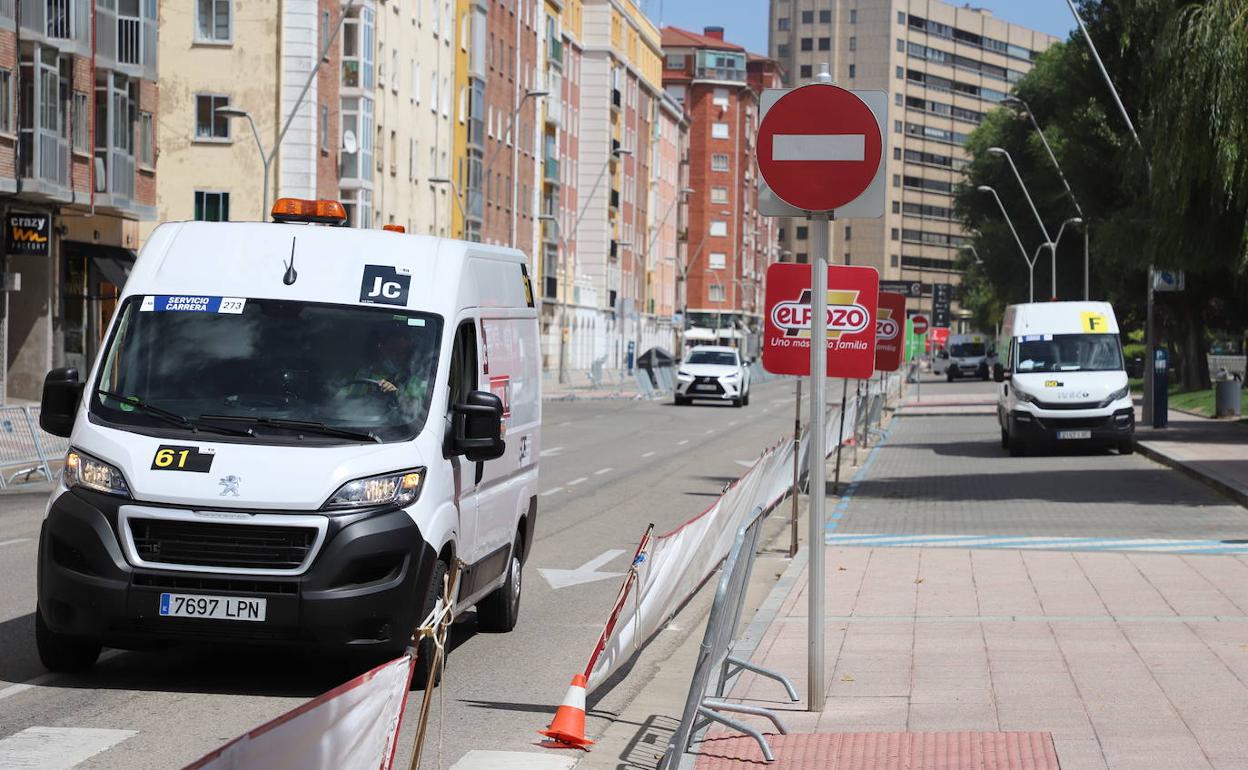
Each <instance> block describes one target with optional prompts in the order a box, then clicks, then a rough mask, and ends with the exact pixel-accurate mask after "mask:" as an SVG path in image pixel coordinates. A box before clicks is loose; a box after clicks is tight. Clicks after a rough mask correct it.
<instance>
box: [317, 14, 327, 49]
mask: <svg viewBox="0 0 1248 770" xmlns="http://www.w3.org/2000/svg"><path fill="white" fill-rule="evenodd" d="M328 43H329V11H321V37H320V39H319V40H317V42H316V45H317V48H319V49H321V54H322V55H321V61H329V49H328V48H327V47H326V45H327V44H328Z"/></svg>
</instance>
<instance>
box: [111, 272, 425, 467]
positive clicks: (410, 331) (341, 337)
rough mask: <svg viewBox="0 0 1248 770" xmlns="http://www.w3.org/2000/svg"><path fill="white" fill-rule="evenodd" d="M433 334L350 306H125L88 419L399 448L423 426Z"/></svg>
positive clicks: (418, 321) (408, 319)
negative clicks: (219, 428) (214, 428)
mask: <svg viewBox="0 0 1248 770" xmlns="http://www.w3.org/2000/svg"><path fill="white" fill-rule="evenodd" d="M441 326H442V322H441V318H440V317H439V316H436V315H430V314H423V313H410V312H402V311H399V312H396V311H395V310H389V309H386V310H383V309H376V308H366V307H353V306H349V305H329V304H316V303H309V302H296V301H290V300H274V299H243V298H219V297H164V296H161V297H151V296H149V297H131V298H130V299H128V300H127V301H126V303H125V305H124V306H123V308H122V310H121V317H120V319H119V320H118V322H117V327H116V331H115V332H114V333H113V335H112V339H111V340H110V342H109V346H108V348H107V350H106V351H105V353H104V364H103V366H102V367H101V369H100V376H99V381H98V382H97V383H96V386H95V390H94V391H92V392H91V393H90V394H88V397H89V398H90V405H91V411H92V414H94V415H96V416H98V417H99V418H101V419H102V420H104V421H105V422H108V423H111V424H115V425H126V426H133V427H138V428H145V429H157V428H159V429H161V430H171V429H172V430H190V429H191V425H190V424H187V423H186V422H185V420H190V421H194V422H198V423H200V424H201V425H202V426H225V427H229V428H233V429H235V431H236V432H239V431H242V432H244V433H243V435H246V433H245V431H247V430H251V431H252V432H253V433H254V435H255V436H256V438H257V440H260V441H264V442H271V441H279V442H280V441H288V440H289V441H293V440H301V439H300V438H299V437H300V436H301V435H302V436H303V437H304V438H303V439H302V440H308V439H312V440H316V441H335V442H342V441H343V440H344V439H346V440H351V439H350V437H351V435H352V434H353V433H358V434H359V435H360V436H361V437H363V439H364V440H369V439H370V438H375V440H380V441H402V440H407V439H410V438H411V437H413V436H415V435H416V434H417V433H419V432H420V429H421V428H422V427H423V425H424V423H425V419H426V417H427V416H428V414H429V403H430V398H431V395H432V394H431V391H432V389H433V381H434V376H435V374H436V370H437V358H438V348H439V337H440V334H441ZM123 399H125V400H130V401H132V402H133V403H126V402H125V401H124V400H123ZM157 411H163V412H165V413H166V414H165V415H163V416H162V415H160V414H158V413H157ZM168 413H172V414H173V418H174V419H170V418H169V414H168ZM177 418H185V420H184V421H183V424H182V426H181V427H178V419H177ZM291 421H297V422H298V423H301V425H292V424H290V423H291ZM171 423H172V426H173V427H171ZM283 423H286V424H285V425H283ZM355 440H360V439H359V438H356V439H355Z"/></svg>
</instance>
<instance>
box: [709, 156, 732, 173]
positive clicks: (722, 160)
mask: <svg viewBox="0 0 1248 770" xmlns="http://www.w3.org/2000/svg"><path fill="white" fill-rule="evenodd" d="M727 170H728V153H725V152H716V153H712V154H711V171H727Z"/></svg>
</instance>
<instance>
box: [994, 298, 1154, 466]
mask: <svg viewBox="0 0 1248 770" xmlns="http://www.w3.org/2000/svg"><path fill="white" fill-rule="evenodd" d="M997 350H998V351H1001V352H1002V353H1003V354H1004V357H1005V358H1004V363H1003V364H998V365H997V366H996V367H995V372H994V374H995V376H994V379H995V380H996V381H997V382H999V383H1001V385H1000V388H999V390H998V391H997V419H998V420H999V421H1000V423H1001V446H1002V448H1005V449H1009V450H1010V454H1013V455H1019V454H1023V453H1025V452H1026V451H1027V449H1028V448H1029V447H1031V446H1035V445H1039V444H1080V445H1101V446H1112V447H1117V449H1118V451H1119V452H1121V453H1122V454H1130V453H1131V452H1132V451H1133V450H1134V444H1133V443H1132V441H1133V436H1134V432H1135V409H1134V407H1133V406H1132V402H1131V390H1130V388H1129V387H1128V385H1127V373H1126V371H1125V369H1124V367H1123V361H1122V345H1121V343H1120V341H1119V338H1118V319H1117V318H1115V317H1114V309H1113V308H1112V307H1111V306H1110V305H1109V303H1106V302H1044V303H1032V304H1027V305H1011V306H1010V307H1008V308H1006V310H1005V318H1004V320H1003V322H1002V325H1001V339H1000V340H999V341H998V343H997Z"/></svg>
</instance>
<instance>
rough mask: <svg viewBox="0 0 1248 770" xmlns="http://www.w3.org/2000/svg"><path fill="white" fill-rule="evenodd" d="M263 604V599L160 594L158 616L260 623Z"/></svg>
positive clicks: (263, 613)
mask: <svg viewBox="0 0 1248 770" xmlns="http://www.w3.org/2000/svg"><path fill="white" fill-rule="evenodd" d="M265 604H266V600H265V599H252V598H246V597H240V596H192V595H190V594H161V595H160V614H161V615H163V616H165V617H170V618H209V619H211V620H252V621H261V620H264V616H265V610H266V607H265Z"/></svg>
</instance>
